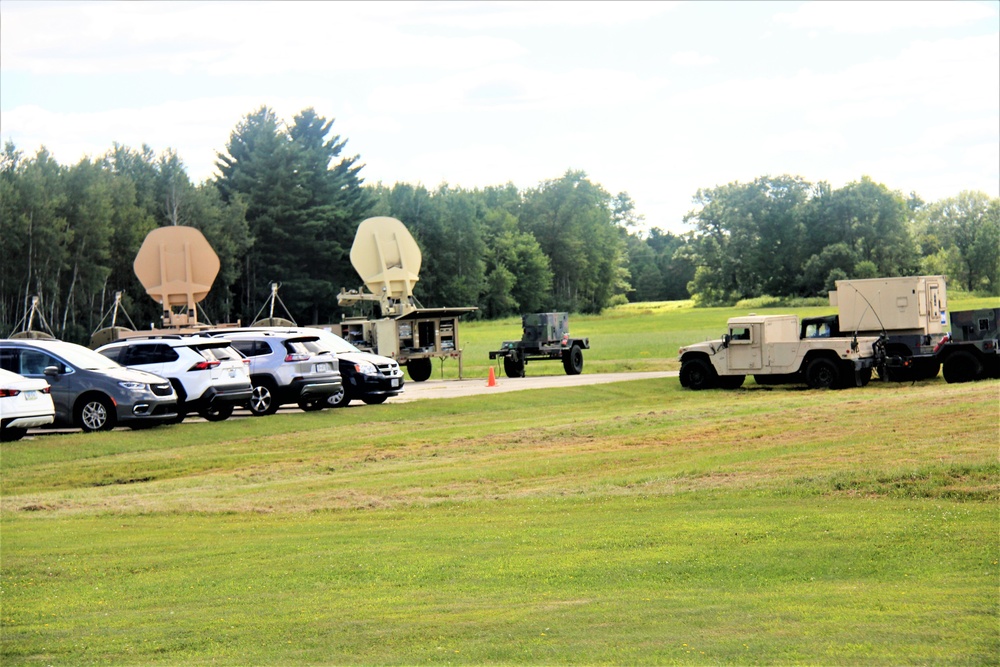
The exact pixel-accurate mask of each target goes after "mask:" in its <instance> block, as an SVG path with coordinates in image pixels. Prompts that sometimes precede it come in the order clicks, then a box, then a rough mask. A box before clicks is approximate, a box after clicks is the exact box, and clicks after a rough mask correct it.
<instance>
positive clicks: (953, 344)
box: [936, 308, 1000, 382]
mask: <svg viewBox="0 0 1000 667" xmlns="http://www.w3.org/2000/svg"><path fill="white" fill-rule="evenodd" d="M998 319H1000V308H984V309H980V310H962V311H957V312H953V313H952V314H951V333H950V334H948V335H947V336H946V337H945V339H944V340H942V341H941V343H940V344H939V345H938V347H937V350H936V351H937V358H938V360H939V361H940V363H941V366H942V369H943V374H944V379H945V380H946V381H947V382H973V381H975V380H984V379H987V378H1000V346H998V343H1000V340H998V339H1000V334H998V332H997V320H998Z"/></svg>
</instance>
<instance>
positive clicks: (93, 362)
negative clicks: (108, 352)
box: [37, 341, 121, 371]
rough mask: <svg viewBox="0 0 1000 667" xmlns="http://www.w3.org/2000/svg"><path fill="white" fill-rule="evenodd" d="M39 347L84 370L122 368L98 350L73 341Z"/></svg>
mask: <svg viewBox="0 0 1000 667" xmlns="http://www.w3.org/2000/svg"><path fill="white" fill-rule="evenodd" d="M37 349H41V350H46V351H49V352H52V353H53V354H57V355H59V356H60V357H62V358H63V360H64V361H66V362H67V363H68V364H69V365H71V366H75V367H76V368H80V369H83V370H88V371H99V370H110V369H112V368H121V366H119V365H118V364H116V363H115V362H113V361H111V360H110V359H108V358H107V357H105V356H104V355H103V354H98V353H97V352H94V351H93V350H90V349H87V348H85V347H83V346H82V345H74V344H73V343H64V342H61V341H60V342H53V343H49V344H48V345H46V346H45V347H44V348H41V347H39V348H37Z"/></svg>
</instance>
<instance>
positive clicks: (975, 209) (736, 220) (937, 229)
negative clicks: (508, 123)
mask: <svg viewBox="0 0 1000 667" xmlns="http://www.w3.org/2000/svg"><path fill="white" fill-rule="evenodd" d="M346 144H347V142H346V140H344V139H343V138H341V137H340V136H339V135H337V134H335V133H333V121H332V120H329V119H326V118H323V117H322V116H320V115H318V114H317V113H316V112H315V111H314V110H313V109H305V110H303V111H302V112H300V113H299V114H297V115H296V116H295V117H294V118H293V120H292V122H291V123H285V122H283V121H282V120H281V119H280V118H278V117H277V116H276V114H275V113H274V112H273V111H272V110H271V109H269V108H268V107H261V108H260V109H258V110H256V111H254V112H251V113H249V114H247V115H246V116H245V117H244V118H242V119H241V120H240V122H239V123H238V124H237V126H236V127H235V128H234V129H233V131H232V133H231V134H230V137H229V141H228V142H227V144H226V146H225V150H224V151H223V152H220V153H219V154H218V156H217V157H218V160H217V163H216V166H217V170H218V173H217V175H216V176H214V177H213V178H211V179H210V180H208V181H206V182H203V183H199V184H194V183H192V182H191V180H190V178H189V177H188V175H187V173H186V171H185V168H184V165H183V163H182V162H181V161H180V159H179V158H178V156H177V155H176V153H175V152H174V151H172V150H170V149H168V150H166V151H164V152H162V153H160V154H156V153H155V152H154V151H153V149H151V148H150V147H148V146H145V145H144V146H142V147H141V148H140V149H138V150H136V149H132V148H130V147H127V146H121V145H118V144H115V145H113V146H112V148H111V149H110V150H109V151H108V152H107V153H106V154H104V155H102V156H99V157H97V158H89V157H88V158H85V159H83V160H81V161H80V162H79V163H77V164H75V165H72V166H64V165H60V164H58V163H57V162H56V161H55V160H54V159H53V158H52V156H51V155H50V154H49V153H48V151H46V149H45V148H41V149H40V150H38V152H37V153H36V154H35V155H33V156H25V155H24V154H23V152H21V151H19V150H18V149H17V148H16V147H15V146H14V145H13V144H12V143H10V142H7V143H6V145H5V146H4V149H3V152H2V155H0V255H2V258H3V267H2V272H0V328H2V331H0V335H6V334H8V333H10V332H11V331H12V330H13V329H14V327H15V324H17V323H18V322H19V321H21V320H22V318H23V317H24V315H25V313H26V309H27V308H28V306H29V304H30V300H31V298H32V297H38V298H39V301H40V304H41V312H42V314H43V316H44V318H45V320H46V324H47V325H48V327H49V328H50V329H51V330H52V331H53V333H55V334H56V335H57V336H58V337H60V338H64V339H66V340H74V341H86V340H87V339H88V338H89V335H90V333H91V332H92V331H93V330H94V329H96V328H98V326H101V325H103V326H106V325H107V324H108V321H107V315H108V311H109V309H110V307H111V305H112V303H113V299H114V294H115V293H116V292H121V293H122V295H123V299H122V304H123V306H124V311H125V313H127V314H128V316H129V318H130V319H131V323H133V324H134V325H135V326H136V327H137V328H140V329H142V328H148V327H150V326H155V325H157V324H158V317H159V307H158V306H157V305H156V304H155V303H153V301H152V299H150V298H149V297H148V296H146V294H145V290H144V289H143V288H142V286H141V285H140V284H139V282H138V280H137V279H136V277H135V275H134V273H133V270H132V262H133V260H134V258H135V255H136V253H137V251H138V248H139V246H140V245H141V243H142V241H143V239H144V238H145V236H146V234H147V233H148V232H149V231H150V230H152V229H154V228H155V227H158V226H165V225H189V226H193V227H196V228H198V229H200V230H201V231H202V232H203V233H204V235H205V237H206V238H207V239H208V241H209V243H210V244H211V245H212V247H213V249H214V250H215V252H216V253H217V254H218V255H219V259H220V272H219V275H218V277H217V278H216V281H215V283H214V285H213V288H212V290H211V292H210V293H209V296H208V297H207V298H206V299H205V301H204V302H202V304H201V308H202V311H203V314H204V315H205V316H206V317H207V319H209V320H210V321H212V322H216V323H221V322H234V321H237V320H241V321H243V322H250V321H251V320H252V319H253V318H254V317H255V315H256V314H258V313H259V312H260V310H261V308H262V307H263V306H264V305H265V303H266V301H267V298H268V296H269V294H270V285H271V283H272V282H277V283H280V285H281V288H280V296H281V299H282V302H283V303H284V305H285V306H286V307H287V308H288V310H289V312H290V314H291V315H292V316H293V317H294V318H295V319H296V320H297V321H298V322H299V323H302V324H314V323H324V322H334V321H337V320H339V318H340V317H341V316H342V315H343V314H344V312H343V310H342V309H341V308H340V307H339V306H338V304H337V300H336V294H337V292H338V291H339V290H340V289H341V288H348V289H352V288H357V287H359V286H360V284H361V279H360V277H359V276H357V274H356V273H355V271H354V269H353V267H352V266H351V263H350V259H349V253H350V248H351V244H352V243H353V241H354V232H355V230H356V229H357V225H358V224H359V223H360V222H361V221H362V220H363V219H365V218H367V217H370V216H374V215H387V216H392V217H396V218H399V219H400V220H402V221H403V223H404V224H405V225H406V226H407V228H408V229H409V230H410V232H411V233H412V234H413V236H414V238H415V239H416V241H417V243H418V245H419V246H420V248H421V251H422V254H423V262H422V267H421V271H420V281H419V282H418V283H417V285H416V288H415V294H416V296H417V298H418V299H419V300H420V301H421V302H422V303H423V304H424V305H426V306H468V305H474V306H478V308H479V310H478V311H477V313H476V314H474V315H473V317H485V318H496V317H504V316H509V315H514V314H518V313H527V312H539V311H545V310H567V311H571V312H592V313H596V312H600V311H601V310H602V309H603V308H605V307H608V306H610V305H614V304H618V303H625V302H627V301H659V300H676V299H687V298H693V299H694V300H695V301H696V303H698V304H701V305H722V304H731V303H734V302H735V301H737V300H739V299H745V298H753V297H759V296H764V295H770V296H796V295H797V296H815V295H822V294H824V293H825V292H826V291H827V290H829V289H830V288H831V287H832V284H833V281H835V280H837V279H840V278H845V277H866V276H872V277H874V276H894V275H908V274H913V273H934V274H945V275H947V276H948V277H949V279H950V282H949V286H950V287H951V288H952V289H954V288H956V287H958V288H961V289H966V290H970V291H981V292H985V293H989V294H998V293H1000V277H998V269H1000V200H997V199H996V198H990V197H988V196H986V195H984V194H982V193H976V192H963V193H961V194H959V195H958V196H956V197H954V198H951V199H947V200H943V201H940V202H936V203H933V204H929V205H928V204H925V203H924V202H923V201H921V200H920V199H919V198H918V197H917V196H916V195H910V196H909V197H903V196H902V195H901V194H900V193H898V192H894V191H890V190H889V189H888V188H886V187H885V186H883V185H880V184H877V183H875V182H873V181H872V180H870V179H869V178H862V179H861V180H860V181H858V182H855V183H851V184H848V185H847V186H845V187H843V188H840V189H836V190H835V189H832V188H831V187H830V186H829V185H827V184H825V183H818V184H810V183H808V182H806V181H804V180H803V179H801V178H798V177H791V176H779V177H761V178H758V179H756V180H754V181H753V182H752V183H730V184H728V185H725V186H720V187H716V188H712V189H706V190H699V191H698V192H697V193H696V194H695V196H694V204H695V207H694V209H693V210H692V211H691V212H690V213H689V214H688V215H687V216H686V218H685V223H686V224H687V226H688V227H689V230H688V231H686V232H684V233H680V234H675V233H671V232H665V231H663V230H661V229H660V228H656V227H654V228H652V229H651V230H649V231H644V230H643V229H642V226H641V224H640V223H641V222H642V220H641V218H640V217H639V216H638V215H637V214H636V212H635V206H634V203H633V201H632V200H631V198H630V197H629V195H628V194H627V193H624V192H623V193H619V194H617V195H612V194H611V193H609V192H607V191H606V190H604V188H602V187H601V186H600V185H599V184H597V183H594V182H592V181H591V180H590V179H589V178H588V177H587V175H586V173H584V172H582V171H574V170H570V171H567V172H566V173H565V174H563V175H562V176H560V177H558V178H553V179H550V180H546V181H543V182H541V183H539V184H538V185H537V186H535V187H531V188H525V189H519V188H517V187H515V186H514V185H512V184H510V183H508V184H506V185H498V186H491V187H485V188H476V189H465V188H458V187H451V186H449V185H447V184H442V185H439V186H437V187H436V188H433V189H429V188H427V187H424V186H423V185H414V184H408V183H396V184H394V185H392V186H388V185H384V184H382V183H375V184H368V183H365V182H364V179H363V177H362V173H361V172H362V170H363V166H364V165H363V163H362V162H361V158H360V156H358V155H346V154H345V148H346Z"/></svg>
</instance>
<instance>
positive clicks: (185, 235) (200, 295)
mask: <svg viewBox="0 0 1000 667" xmlns="http://www.w3.org/2000/svg"><path fill="white" fill-rule="evenodd" d="M132 268H133V269H134V270H135V275H136V277H137V278H138V279H139V282H141V283H142V286H143V287H145V288H146V293H147V294H149V296H151V297H152V298H153V299H154V300H155V301H157V302H158V303H159V304H160V305H161V306H162V307H163V325H164V326H167V327H182V326H191V325H194V324H197V323H198V310H197V304H198V303H199V302H201V301H202V299H204V298H205V297H206V296H208V292H209V290H210V289H211V288H212V283H213V282H214V281H215V277H216V276H217V275H218V274H219V256H218V255H216V254H215V251H214V250H212V246H211V245H209V243H208V241H207V240H206V239H205V236H204V235H203V234H202V233H201V232H200V231H199V230H197V229H195V228H194V227H182V226H174V227H160V228H158V229H154V230H153V231H151V232H150V233H149V234H148V235H147V236H146V239H145V240H144V241H143V242H142V247H140V248H139V253H138V254H137V255H136V257H135V262H133V264H132ZM175 306H183V307H185V312H183V313H175V312H173V307H175Z"/></svg>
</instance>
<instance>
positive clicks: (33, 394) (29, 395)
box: [24, 390, 38, 401]
mask: <svg viewBox="0 0 1000 667" xmlns="http://www.w3.org/2000/svg"><path fill="white" fill-rule="evenodd" d="M37 398H38V392H37V391H34V390H32V391H26V392H24V400H26V401H34V400H36V399H37Z"/></svg>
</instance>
